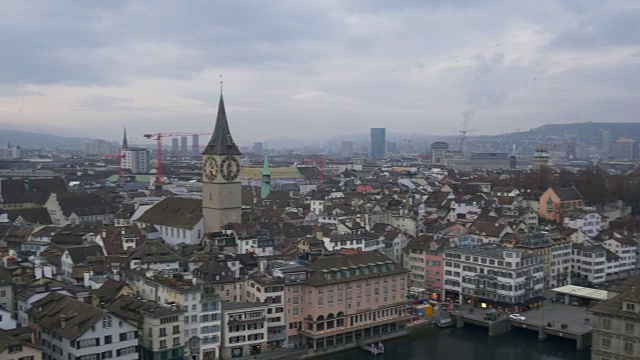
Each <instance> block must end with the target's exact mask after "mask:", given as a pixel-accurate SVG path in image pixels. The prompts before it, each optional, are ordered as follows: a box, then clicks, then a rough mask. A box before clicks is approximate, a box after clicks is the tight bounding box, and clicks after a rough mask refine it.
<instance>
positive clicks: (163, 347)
mask: <svg viewBox="0 0 640 360" xmlns="http://www.w3.org/2000/svg"><path fill="white" fill-rule="evenodd" d="M166 348H167V340H160V349H166Z"/></svg>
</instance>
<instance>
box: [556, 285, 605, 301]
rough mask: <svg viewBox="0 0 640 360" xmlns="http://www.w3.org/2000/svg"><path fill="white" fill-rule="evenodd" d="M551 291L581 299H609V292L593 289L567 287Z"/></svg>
mask: <svg viewBox="0 0 640 360" xmlns="http://www.w3.org/2000/svg"><path fill="white" fill-rule="evenodd" d="M551 291H553V292H556V293H558V294H563V295H571V296H575V297H579V298H585V299H591V300H599V301H604V300H608V299H609V292H608V291H606V290H599V289H591V288H587V287H582V286H576V285H565V286H561V287H557V288H555V289H551Z"/></svg>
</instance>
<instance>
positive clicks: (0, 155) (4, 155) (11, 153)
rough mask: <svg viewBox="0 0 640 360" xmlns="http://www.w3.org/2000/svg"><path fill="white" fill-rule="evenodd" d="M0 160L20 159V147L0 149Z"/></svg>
mask: <svg viewBox="0 0 640 360" xmlns="http://www.w3.org/2000/svg"><path fill="white" fill-rule="evenodd" d="M0 159H2V160H16V159H20V147H19V146H11V145H9V146H7V147H0Z"/></svg>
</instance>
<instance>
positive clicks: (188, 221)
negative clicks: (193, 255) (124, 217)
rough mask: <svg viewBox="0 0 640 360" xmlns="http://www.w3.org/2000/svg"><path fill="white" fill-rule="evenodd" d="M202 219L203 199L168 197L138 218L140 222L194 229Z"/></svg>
mask: <svg viewBox="0 0 640 360" xmlns="http://www.w3.org/2000/svg"><path fill="white" fill-rule="evenodd" d="M200 220H202V200H200V199H190V198H183V197H168V198H165V199H163V200H162V201H160V202H159V203H157V204H155V205H154V206H153V207H151V208H150V209H149V210H147V211H145V213H144V214H142V216H140V217H139V218H138V220H136V221H137V222H140V223H146V224H153V225H162V226H168V227H174V228H182V229H192V228H193V227H194V226H196V224H198V222H199V221H200Z"/></svg>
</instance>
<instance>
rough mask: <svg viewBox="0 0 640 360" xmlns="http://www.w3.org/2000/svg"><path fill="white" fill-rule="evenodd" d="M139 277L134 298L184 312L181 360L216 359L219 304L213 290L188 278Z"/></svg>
mask: <svg viewBox="0 0 640 360" xmlns="http://www.w3.org/2000/svg"><path fill="white" fill-rule="evenodd" d="M149 275H151V276H153V278H150V277H147V276H145V275H142V276H139V277H138V278H137V279H136V281H135V283H136V285H137V286H138V294H139V295H140V296H142V297H143V298H144V299H147V300H152V301H155V302H157V303H159V304H169V305H175V306H176V307H177V308H179V309H182V311H183V312H184V339H185V342H186V344H185V358H191V356H194V355H195V356H197V358H198V359H203V360H204V359H206V360H211V359H218V358H219V357H220V350H219V348H220V338H221V325H222V324H221V301H220V300H219V298H218V296H217V294H216V293H215V290H214V286H209V285H206V284H202V283H201V282H199V281H197V279H195V278H193V277H192V276H191V274H188V273H183V274H180V275H181V276H176V275H175V274H174V276H173V278H168V277H165V276H163V275H160V274H156V275H153V274H152V273H150V274H149Z"/></svg>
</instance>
